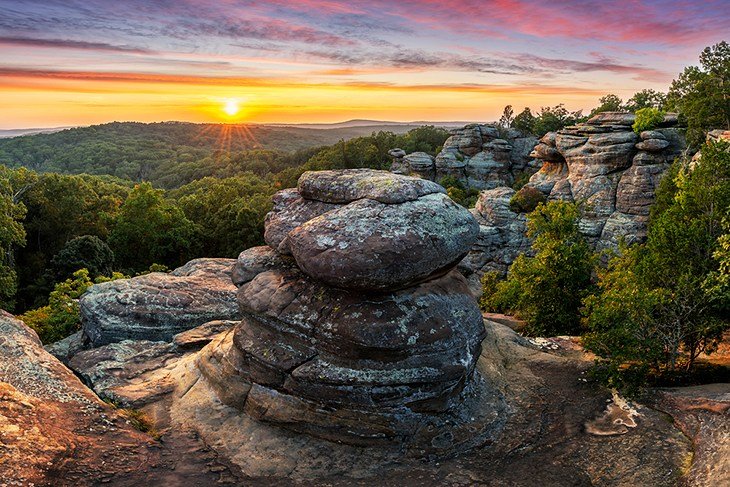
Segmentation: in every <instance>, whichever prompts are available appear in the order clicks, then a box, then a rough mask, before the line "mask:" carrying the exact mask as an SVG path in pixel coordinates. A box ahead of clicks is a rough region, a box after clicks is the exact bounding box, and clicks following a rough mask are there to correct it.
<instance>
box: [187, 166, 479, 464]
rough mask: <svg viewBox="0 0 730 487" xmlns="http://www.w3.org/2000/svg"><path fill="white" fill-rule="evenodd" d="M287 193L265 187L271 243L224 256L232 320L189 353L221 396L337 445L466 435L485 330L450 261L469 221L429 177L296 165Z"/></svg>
mask: <svg viewBox="0 0 730 487" xmlns="http://www.w3.org/2000/svg"><path fill="white" fill-rule="evenodd" d="M296 193H298V194H294V192H293V191H291V190H286V191H285V192H284V193H283V194H280V195H279V196H277V197H275V200H276V201H277V205H276V206H275V208H274V210H273V212H272V214H270V215H269V217H268V218H267V235H269V236H273V235H276V236H277V237H276V238H275V239H272V240H271V241H270V242H269V243H270V245H271V247H263V248H262V247H257V248H253V249H249V250H247V251H244V252H243V253H242V254H241V256H240V257H239V259H238V262H237V264H236V266H235V269H234V271H233V279H234V282H235V284H236V285H237V286H238V302H239V304H240V308H241V312H242V313H243V321H241V323H240V324H239V325H237V326H236V327H235V328H234V329H233V331H232V332H230V333H228V334H227V335H226V336H225V338H222V339H221V340H220V341H219V342H218V343H217V344H215V346H214V345H213V344H212V345H210V346H208V347H206V349H204V350H203V351H202V352H201V355H200V357H199V359H198V366H199V367H200V370H201V371H202V373H203V375H204V376H205V377H206V378H207V380H208V381H209V382H210V383H211V385H212V387H213V389H214V390H216V391H217V392H218V394H219V398H220V400H221V401H223V402H224V403H226V404H229V405H230V406H232V407H235V408H238V409H239V410H241V411H242V414H246V415H248V416H250V417H252V418H254V419H256V420H258V421H262V422H265V423H269V424H275V425H279V426H283V427H285V428H287V429H290V430H294V431H297V432H300V433H306V434H311V435H314V436H317V437H321V438H325V439H329V440H335V441H341V442H346V443H354V444H361V445H374V444H396V445H408V446H409V447H413V448H415V447H414V446H413V445H414V444H418V445H419V448H422V449H423V448H427V449H434V450H444V451H450V450H455V449H458V448H460V447H463V446H464V445H471V444H473V440H474V439H475V438H477V437H479V436H480V435H481V434H482V433H483V429H484V427H485V425H484V424H483V423H480V420H481V419H482V418H483V417H484V413H485V412H484V411H483V412H479V411H476V410H474V408H473V407H472V406H471V404H472V403H473V402H474V401H472V400H470V399H469V398H470V397H474V396H478V392H479V387H480V383H479V381H478V380H476V379H475V378H474V377H473V373H474V366H475V363H476V359H477V357H478V356H479V351H480V348H481V341H482V339H483V338H484V328H483V325H482V318H481V314H480V312H479V309H478V308H477V306H476V303H475V301H474V299H473V298H472V297H471V295H470V292H469V289H468V287H467V285H466V282H465V280H464V278H463V277H462V276H461V274H460V273H459V272H457V271H456V270H455V269H454V268H455V266H456V264H457V263H458V262H459V261H460V260H461V258H462V257H463V256H464V254H465V253H466V252H467V251H468V249H469V248H470V246H471V244H472V243H473V241H474V240H475V239H476V237H477V233H478V226H477V223H476V222H475V221H474V219H473V218H472V217H471V215H470V214H469V213H468V212H467V211H466V210H465V209H464V208H462V207H460V206H459V205H457V204H455V203H453V202H452V201H451V200H450V199H449V198H448V197H447V196H446V195H444V194H443V188H441V187H440V186H438V185H436V184H434V183H431V182H429V181H425V180H423V179H419V178H413V177H407V176H400V175H394V174H390V173H387V172H382V171H371V170H344V171H323V172H320V173H305V174H304V175H303V176H302V177H301V178H300V180H299V186H298V189H297V191H296ZM284 201H287V202H289V204H290V205H291V207H290V206H289V205H285V204H283V202H284ZM324 204H326V205H331V206H323V205H324ZM327 210H328V211H327ZM318 211H323V213H322V214H320V215H318V216H317V215H316V213H317V212H318ZM303 215H305V218H306V217H308V218H309V220H307V221H302V220H303V218H302V216H303ZM271 225H275V226H276V227H277V229H276V230H275V231H274V230H271V229H270V226H271ZM284 229H288V232H287V233H285V232H284ZM272 238H273V237H272ZM282 245H283V246H284V247H285V248H286V251H282ZM275 249H276V250H275ZM277 250H278V252H277ZM289 254H290V255H289ZM447 418H448V419H447ZM447 424H448V426H447ZM469 430H474V432H473V433H469V432H468V431H469ZM446 433H448V434H446ZM437 437H439V439H437Z"/></svg>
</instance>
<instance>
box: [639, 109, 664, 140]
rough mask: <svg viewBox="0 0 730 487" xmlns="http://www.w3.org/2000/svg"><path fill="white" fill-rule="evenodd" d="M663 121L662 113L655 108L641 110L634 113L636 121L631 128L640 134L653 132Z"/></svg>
mask: <svg viewBox="0 0 730 487" xmlns="http://www.w3.org/2000/svg"><path fill="white" fill-rule="evenodd" d="M663 121H664V112H663V111H661V110H658V109H656V108H651V107H648V108H642V109H640V110H637V111H636V121H635V122H634V125H632V128H633V129H634V132H636V133H637V134H640V133H641V132H643V131H644V130H653V129H655V128H657V127H658V126H659V124H661V123H662V122H663Z"/></svg>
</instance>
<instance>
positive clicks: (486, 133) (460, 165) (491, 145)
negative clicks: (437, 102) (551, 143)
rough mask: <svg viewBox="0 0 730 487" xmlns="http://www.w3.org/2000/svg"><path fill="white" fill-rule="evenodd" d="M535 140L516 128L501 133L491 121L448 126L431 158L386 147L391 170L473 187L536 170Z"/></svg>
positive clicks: (503, 181)
mask: <svg viewBox="0 0 730 487" xmlns="http://www.w3.org/2000/svg"><path fill="white" fill-rule="evenodd" d="M536 143H537V138H536V137H533V136H526V135H524V134H523V133H522V132H520V131H519V130H516V129H508V130H506V131H505V132H504V133H501V132H500V130H499V129H498V128H497V127H496V126H493V125H484V124H472V125H467V126H465V127H463V128H459V129H454V130H452V131H451V136H450V137H449V138H448V139H447V140H446V142H445V143H444V147H443V149H442V150H441V152H440V153H439V154H438V155H437V156H436V157H435V158H434V157H432V156H430V155H429V154H426V153H425V152H413V153H411V154H406V153H405V152H404V151H403V150H401V149H394V150H392V151H390V155H391V156H392V157H393V164H392V166H391V171H392V172H394V173H396V174H408V175H417V176H420V177H422V178H424V179H428V180H431V181H441V180H442V179H443V178H445V177H453V178H455V179H456V180H457V181H459V182H460V183H461V184H462V185H463V186H464V187H467V188H473V189H493V188H496V187H498V186H511V185H512V184H513V183H514V181H515V178H517V177H519V176H520V175H521V174H523V173H529V174H532V173H534V172H535V171H537V170H538V168H539V164H537V165H536V164H535V161H534V160H533V158H532V156H531V155H530V152H531V151H532V149H533V147H535V144H536Z"/></svg>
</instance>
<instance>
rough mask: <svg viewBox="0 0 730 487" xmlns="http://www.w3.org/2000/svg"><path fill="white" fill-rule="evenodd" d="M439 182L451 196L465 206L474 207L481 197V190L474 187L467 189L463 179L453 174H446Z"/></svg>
mask: <svg viewBox="0 0 730 487" xmlns="http://www.w3.org/2000/svg"><path fill="white" fill-rule="evenodd" d="M438 183H439V184H440V185H441V186H443V187H444V188H446V194H447V195H448V196H449V198H451V199H452V200H454V201H456V202H457V203H459V204H460V205H461V206H463V207H464V208H473V207H474V205H475V204H476V202H477V199H478V198H479V190H476V189H474V188H468V189H467V188H466V187H465V186H464V185H463V184H462V183H461V181H459V180H458V179H456V178H455V177H453V176H445V177H443V178H441V179H440V180H439V182H438Z"/></svg>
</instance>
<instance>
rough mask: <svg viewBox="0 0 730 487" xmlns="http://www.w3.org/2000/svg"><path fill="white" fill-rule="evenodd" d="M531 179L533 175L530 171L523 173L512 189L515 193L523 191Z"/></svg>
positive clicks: (516, 177)
mask: <svg viewBox="0 0 730 487" xmlns="http://www.w3.org/2000/svg"><path fill="white" fill-rule="evenodd" d="M530 177H532V173H530V172H529V171H522V172H520V173H518V174H517V175H516V176H515V180H514V182H513V183H512V189H514V190H515V191H519V190H521V189H522V187H523V186H524V185H526V184H527V183H529V182H530Z"/></svg>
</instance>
